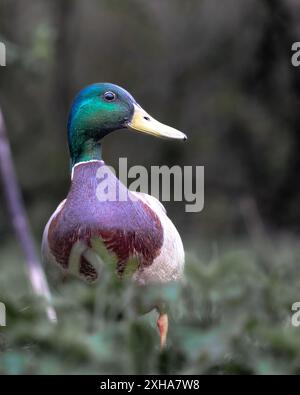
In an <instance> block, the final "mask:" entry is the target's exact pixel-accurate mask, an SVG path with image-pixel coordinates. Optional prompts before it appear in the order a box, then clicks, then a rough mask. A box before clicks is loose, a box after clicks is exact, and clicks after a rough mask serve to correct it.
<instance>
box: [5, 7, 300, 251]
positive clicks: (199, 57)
mask: <svg viewBox="0 0 300 395" xmlns="http://www.w3.org/2000/svg"><path fill="white" fill-rule="evenodd" d="M0 12H1V14H0V18H1V19H0V26H1V37H0V39H1V40H2V41H3V42H5V43H6V45H7V52H8V55H7V67H5V68H4V67H3V68H1V73H0V86H1V91H0V102H1V105H2V107H3V111H4V115H5V119H6V122H7V125H8V130H9V136H10V140H11V144H12V149H13V154H14V157H15V161H16V166H17V171H18V176H19V180H20V182H21V185H22V189H23V193H24V197H25V201H26V205H27V207H28V210H29V213H30V218H31V221H32V224H33V227H34V230H35V232H36V235H37V236H39V235H40V234H41V232H42V228H43V226H44V223H45V221H46V220H47V218H48V217H49V214H50V213H51V212H52V210H53V209H54V207H55V206H56V205H57V203H58V202H60V201H61V200H62V199H63V198H64V196H65V195H66V192H67V190H68V185H69V162H68V160H69V159H68V152H67V146H66V120H67V115H68V110H69V107H70V104H71V102H72V98H73V97H74V95H75V94H76V93H77V92H78V91H79V90H80V89H81V88H83V87H84V86H85V85H87V84H90V83H93V82H101V81H111V82H114V83H117V84H120V85H121V86H124V87H125V88H127V89H128V90H129V91H130V92H131V93H132V94H133V95H134V96H135V97H136V98H137V100H138V101H139V102H140V103H141V104H142V106H143V107H144V108H145V109H146V110H148V111H149V112H150V113H151V114H153V115H154V116H155V117H157V118H158V119H160V120H162V121H163V122H166V123H169V124H171V125H174V126H176V127H178V128H179V129H182V130H184V131H186V133H187V134H188V136H189V141H188V143H187V144H185V145H181V144H178V143H169V142H164V141H160V140H156V139H153V138H148V137H146V138H145V137H144V136H140V135H136V134H131V133H129V132H128V133H127V132H124V133H123V132H122V133H117V134H114V135H111V136H109V137H108V138H106V139H105V143H104V159H105V161H106V162H107V163H109V164H112V165H114V166H116V165H117V163H118V158H119V157H121V156H122V157H128V161H129V165H135V164H142V165H146V166H150V165H152V164H157V165H160V164H169V165H173V164H180V165H204V166H205V209H204V211H203V212H202V213H200V214H186V213H184V205H183V204H178V203H177V204H176V205H172V204H167V208H168V210H171V212H170V215H171V216H172V217H173V218H174V216H175V222H177V225H179V227H180V229H181V231H182V232H183V237H185V235H187V238H188V239H189V237H194V238H195V239H199V238H201V239H203V238H213V239H214V240H215V239H219V238H220V237H221V238H222V237H232V236H241V235H243V234H245V233H246V232H247V230H246V227H245V223H244V218H243V213H241V201H242V200H243V199H245V198H246V199H251V201H252V203H253V204H254V205H255V206H256V207H257V212H258V213H259V216H260V217H261V219H262V221H263V223H264V224H265V226H266V227H268V229H269V231H272V232H273V231H287V230H290V231H295V232H298V231H299V223H300V221H299V220H300V205H298V201H299V193H300V182H299V176H298V174H299V171H300V156H299V154H298V151H299V146H300V134H299V131H298V125H299V124H300V111H299V108H300V106H299V91H300V71H299V69H297V68H295V67H293V66H292V65H291V60H290V58H291V45H292V43H293V42H294V41H297V33H298V37H299V34H300V32H299V30H300V29H299V18H300V6H299V5H298V2H297V1H278V0H275V1H255V0H242V1H235V0H226V1H225V2H220V1H214V0H210V1H201V0H200V1H199V0H185V1H179V0H178V1H177V0H153V1H151V2H149V1H143V0H126V1H120V0H109V1H106V0H101V1H97V0H88V1H86V2H80V1H68V0H65V1H51V2H49V1H31V0H29V1H26V2H23V1H14V0H10V1H5V0H1V3H0ZM9 233H10V227H9V226H8V224H7V220H5V218H4V213H3V210H1V222H0V237H1V243H3V242H4V240H5V239H6V238H7V237H9Z"/></svg>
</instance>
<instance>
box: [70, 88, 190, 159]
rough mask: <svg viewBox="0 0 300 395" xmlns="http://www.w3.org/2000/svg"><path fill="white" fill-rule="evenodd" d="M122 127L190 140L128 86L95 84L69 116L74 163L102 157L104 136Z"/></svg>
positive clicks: (79, 97)
mask: <svg viewBox="0 0 300 395" xmlns="http://www.w3.org/2000/svg"><path fill="white" fill-rule="evenodd" d="M121 129H132V130H135V131H138V132H142V133H147V134H152V135H155V136H158V137H164V138H169V139H179V140H186V136H185V134H183V133H181V132H179V131H178V130H176V129H173V128H171V127H169V126H166V125H164V124H162V123H160V122H158V121H156V120H155V119H154V118H152V117H151V116H150V115H149V114H148V113H146V111H144V110H143V109H142V108H141V107H140V106H139V105H138V104H137V102H136V101H135V99H134V98H133V97H132V96H131V95H130V93H128V92H127V91H126V90H125V89H123V88H121V87H119V86H117V85H114V84H110V83H98V84H93V85H90V86H88V87H86V88H84V89H83V90H82V91H81V92H80V93H79V94H78V95H77V96H76V98H75V100H74V102H73V104H72V108H71V112H70V115H69V120H68V143H69V149H70V155H71V160H72V166H73V165H75V164H76V163H78V162H84V161H89V160H92V159H101V144H100V142H101V140H102V138H103V137H105V136H106V135H107V134H108V133H110V132H113V131H115V130H121Z"/></svg>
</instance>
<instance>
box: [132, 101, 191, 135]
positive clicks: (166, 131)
mask: <svg viewBox="0 0 300 395" xmlns="http://www.w3.org/2000/svg"><path fill="white" fill-rule="evenodd" d="M128 127H129V128H130V129H132V130H135V131H137V132H140V133H146V134H151V135H152V136H156V137H161V138H165V139H175V140H183V141H185V140H187V136H186V135H185V134H184V133H182V132H180V131H179V130H177V129H174V128H171V127H170V126H167V125H164V124H163V123H161V122H158V121H157V120H156V119H154V118H153V117H151V115H149V114H148V113H147V112H146V111H145V110H143V109H142V108H141V107H140V106H139V105H137V104H134V112H133V116H132V119H131V121H130V122H128Z"/></svg>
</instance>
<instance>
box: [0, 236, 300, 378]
mask: <svg viewBox="0 0 300 395" xmlns="http://www.w3.org/2000/svg"><path fill="white" fill-rule="evenodd" d="M263 246H264V247H263V249H262V248H260V249H257V248H256V250H254V248H253V247H250V245H249V243H248V244H246V243H245V244H243V243H239V245H229V244H226V245H225V246H219V247H218V248H216V247H214V248H213V250H214V253H213V257H212V258H210V257H209V255H210V254H209V251H208V250H209V249H208V248H206V250H207V254H202V258H197V257H196V256H193V254H189V255H188V257H187V270H186V281H185V283H184V284H182V285H171V286H168V287H165V289H155V288H153V289H151V290H143V292H142V293H140V294H139V293H137V291H136V290H135V289H134V288H133V287H132V286H131V285H130V284H127V283H122V284H120V283H118V282H114V283H112V280H111V277H110V276H109V275H108V276H106V277H104V278H103V281H102V282H101V283H100V284H99V285H97V286H94V287H91V286H88V285H85V284H83V283H81V282H79V280H76V279H74V280H73V279H70V280H67V281H65V282H62V281H61V282H60V283H59V284H58V283H56V285H55V286H54V295H55V304H56V307H57V309H58V312H59V324H58V325H57V326H55V325H51V324H49V323H48V322H47V320H46V319H45V316H44V313H43V310H42V306H41V304H40V303H37V301H36V300H34V298H33V297H32V296H31V295H30V292H29V288H28V287H27V280H26V277H25V275H24V273H23V271H22V269H23V266H22V265H23V263H22V259H21V258H20V257H18V256H15V257H13V256H12V251H13V249H12V247H11V246H10V247H8V248H7V249H6V250H5V251H3V252H2V253H1V257H0V260H1V262H2V263H3V265H2V268H1V277H0V300H1V301H3V302H5V303H6V306H7V327H6V328H0V350H1V351H0V373H2V374H3V373H5V374H20V373H21V374H22V373H23V374H24V373H34V374H42V373H46V374H63V373H69V374H78V373H83V374H88V373H92V374H100V373H120V374H122V373H123V374H130V373H182V374H189V373H190V374H201V373H210V374H211V373H216V374H228V373H229V374H241V373H249V374H254V373H255V374H271V373H276V374H286V373H296V374H299V373H300V332H299V331H300V328H294V327H292V325H291V316H292V312H291V305H292V304H293V303H294V302H295V301H297V300H299V295H300V292H299V291H300V284H299V281H298V280H297V277H298V276H297V270H298V262H299V258H300V247H299V245H297V243H296V242H294V241H293V240H289V239H287V238H284V237H282V238H281V239H279V240H274V241H273V243H272V245H268V243H267V242H265V243H264V244H263ZM202 251H205V246H203V248H202ZM262 251H263V252H264V253H265V254H264V253H263V254H262ZM265 256H268V260H266V259H265ZM157 300H164V301H165V302H166V305H168V307H169V313H170V316H171V323H170V336H169V344H168V347H167V349H166V350H165V351H164V352H163V353H160V351H159V337H158V332H157V329H156V325H155V323H156V313H155V312H151V313H149V314H146V315H143V316H140V315H138V314H137V311H141V310H142V309H144V310H147V309H148V308H149V306H151V305H152V304H154V303H155V302H156V301H157ZM137 306H139V307H138V308H137Z"/></svg>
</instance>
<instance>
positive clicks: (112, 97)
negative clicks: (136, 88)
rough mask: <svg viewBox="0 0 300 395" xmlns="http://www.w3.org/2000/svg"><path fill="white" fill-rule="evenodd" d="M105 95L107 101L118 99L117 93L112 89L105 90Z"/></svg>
mask: <svg viewBox="0 0 300 395" xmlns="http://www.w3.org/2000/svg"><path fill="white" fill-rule="evenodd" d="M103 96H104V99H105V100H106V101H114V100H115V99H116V94H115V93H114V92H110V91H109V92H105V93H104V95H103Z"/></svg>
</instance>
